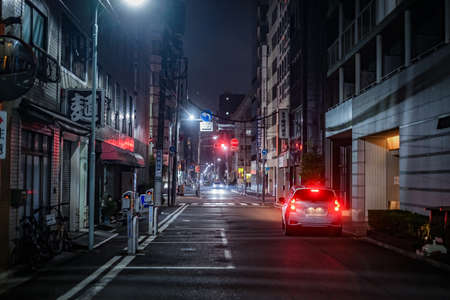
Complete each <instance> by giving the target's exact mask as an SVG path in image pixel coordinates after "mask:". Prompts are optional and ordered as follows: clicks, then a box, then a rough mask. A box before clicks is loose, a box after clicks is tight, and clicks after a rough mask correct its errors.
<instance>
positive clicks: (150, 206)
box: [148, 205, 154, 235]
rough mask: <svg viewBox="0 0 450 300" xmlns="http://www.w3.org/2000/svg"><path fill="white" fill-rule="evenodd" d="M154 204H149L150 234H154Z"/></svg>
mask: <svg viewBox="0 0 450 300" xmlns="http://www.w3.org/2000/svg"><path fill="white" fill-rule="evenodd" d="M153 219H154V216H153V205H149V206H148V234H149V235H152V234H153Z"/></svg>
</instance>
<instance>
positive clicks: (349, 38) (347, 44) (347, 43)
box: [342, 21, 355, 56]
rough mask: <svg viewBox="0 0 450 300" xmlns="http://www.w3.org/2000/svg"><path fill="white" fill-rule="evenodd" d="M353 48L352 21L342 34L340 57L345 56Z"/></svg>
mask: <svg viewBox="0 0 450 300" xmlns="http://www.w3.org/2000/svg"><path fill="white" fill-rule="evenodd" d="M354 46H355V21H353V22H352V23H351V24H350V25H348V26H347V28H346V29H345V30H344V33H343V34H342V55H343V56H345V55H346V54H347V53H349V52H350V50H352V49H353V47H354Z"/></svg>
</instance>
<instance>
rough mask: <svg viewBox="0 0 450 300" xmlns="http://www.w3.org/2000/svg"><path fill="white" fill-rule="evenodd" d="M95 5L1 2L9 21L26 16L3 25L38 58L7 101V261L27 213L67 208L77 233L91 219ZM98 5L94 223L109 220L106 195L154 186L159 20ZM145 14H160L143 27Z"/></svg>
mask: <svg viewBox="0 0 450 300" xmlns="http://www.w3.org/2000/svg"><path fill="white" fill-rule="evenodd" d="M91 4H92V2H91V1H88V0H83V1H70V2H69V1H45V0H25V1H19V0H8V1H4V0H3V1H0V5H1V14H2V15H1V16H0V17H1V18H2V19H5V18H7V17H17V16H20V19H21V24H16V25H12V26H8V27H6V34H9V35H13V36H16V37H18V38H21V39H22V40H24V41H25V42H26V43H28V44H29V45H30V46H31V47H32V48H33V52H34V53H35V56H36V58H37V62H38V76H37V78H36V80H35V83H34V86H33V88H32V89H31V90H30V91H29V92H28V93H26V94H25V95H24V96H23V97H20V98H19V99H17V100H14V101H11V102H5V103H1V104H0V105H1V110H5V111H7V112H8V140H7V147H6V159H5V160H2V161H1V165H0V170H1V174H2V176H1V189H2V190H1V192H2V195H4V196H2V199H1V205H0V213H1V216H2V218H1V219H2V221H1V224H0V225H1V228H0V231H1V239H2V240H1V243H2V245H8V246H7V247H1V250H0V251H1V253H0V257H1V267H2V268H5V267H6V266H8V264H9V263H8V260H9V257H10V255H11V252H12V250H13V249H14V242H13V241H14V239H16V238H19V237H20V234H21V230H20V227H21V226H20V224H21V223H20V220H21V219H22V218H23V217H25V216H33V215H34V216H35V217H36V218H39V219H43V218H44V217H45V215H46V214H49V213H54V212H55V209H58V208H60V209H61V211H62V213H63V215H64V216H66V217H68V219H69V221H68V222H69V223H68V225H69V229H70V231H74V232H76V231H83V230H84V229H85V228H87V226H88V217H87V215H88V209H87V206H88V205H87V202H88V200H87V189H88V149H89V147H90V145H89V133H90V128H89V122H90V121H89V120H90V118H91V115H92V109H91V108H90V106H89V101H90V98H91V97H90V95H91V91H90V90H91V86H92V76H91V75H92V66H91V62H90V55H91V53H92V49H91V48H92V47H91V39H90V33H91V28H90V25H89V24H91V23H92V15H93V6H92V5H91ZM118 5H119V4H118ZM120 5H123V4H120ZM99 9H100V10H101V12H102V13H101V14H100V17H99V20H98V25H99V38H98V39H99V43H98V73H97V82H98V92H97V95H96V96H97V97H96V98H97V116H98V117H97V120H98V121H97V130H96V145H95V152H96V175H95V185H96V191H95V223H100V222H102V217H101V207H102V200H103V199H104V198H105V197H107V196H108V195H111V196H112V197H113V199H114V200H116V201H119V200H120V198H121V194H122V193H123V192H124V191H126V190H138V189H139V187H141V188H144V187H145V186H148V185H149V168H148V160H149V157H150V155H151V152H150V148H149V137H150V130H149V129H150V124H149V123H150V122H149V121H150V117H149V116H150V113H151V107H150V101H149V99H150V92H151V91H150V90H149V85H150V84H149V83H150V82H151V80H152V76H151V75H152V69H151V68H149V65H150V64H149V63H147V62H149V61H151V57H150V55H149V53H152V43H151V41H152V40H155V39H158V28H159V27H158V25H159V24H158V22H160V19H159V18H157V15H158V14H157V13H155V16H149V13H148V12H147V11H145V12H144V11H143V12H138V16H135V17H134V18H131V16H133V15H132V14H133V13H134V14H135V13H136V12H131V11H130V10H127V9H126V7H120V9H117V10H111V7H103V6H100V8H99ZM112 11H115V13H114V12H112ZM117 12H119V14H118V15H117ZM148 18H149V19H152V20H155V26H154V27H151V28H150V29H149V27H148V26H142V24H143V23H144V21H146V19H148ZM118 20H120V22H118ZM124 23H125V24H127V25H126V26H124V25H123V24H124Z"/></svg>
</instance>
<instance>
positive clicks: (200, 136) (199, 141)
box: [196, 125, 202, 197]
mask: <svg viewBox="0 0 450 300" xmlns="http://www.w3.org/2000/svg"><path fill="white" fill-rule="evenodd" d="M199 126H200V125H199ZM201 142H202V133H201V132H200V131H199V132H198V151H197V162H198V167H199V169H200V156H201V145H202V144H201ZM200 171H201V169H200V170H198V173H197V192H196V194H197V197H200Z"/></svg>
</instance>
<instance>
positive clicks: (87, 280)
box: [56, 256, 121, 300]
mask: <svg viewBox="0 0 450 300" xmlns="http://www.w3.org/2000/svg"><path fill="white" fill-rule="evenodd" d="M120 258H121V257H120V256H114V257H113V258H111V259H110V260H109V261H108V262H107V263H105V264H104V265H103V266H101V267H100V268H98V269H97V270H96V271H95V272H94V273H92V274H91V275H89V276H88V277H86V278H85V279H84V280H83V281H81V282H80V283H78V284H77V285H76V286H74V287H73V288H72V289H70V290H69V291H68V292H66V293H65V294H64V295H62V296H60V297H59V298H58V299H56V300H67V299H70V298H71V297H73V296H74V295H75V294H76V293H78V292H79V291H81V290H82V289H84V288H85V287H86V286H88V285H89V284H90V283H91V282H92V281H94V280H95V279H97V277H98V276H100V274H102V273H103V272H104V271H105V270H107V269H108V268H109V267H111V265H112V264H114V263H115V262H116V261H117V260H119V259H120Z"/></svg>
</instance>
